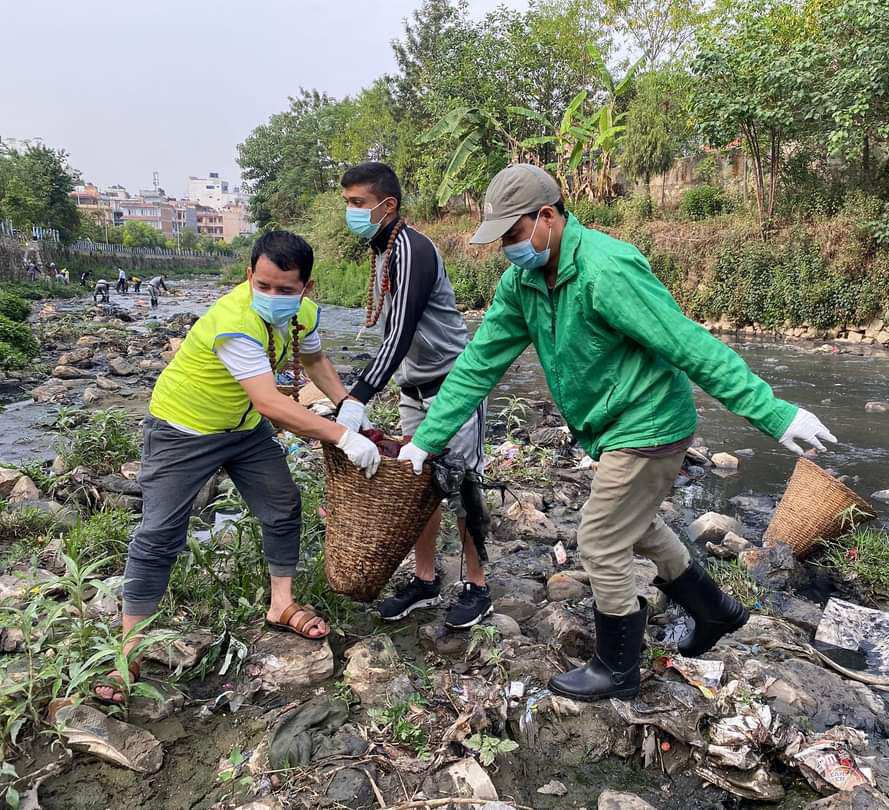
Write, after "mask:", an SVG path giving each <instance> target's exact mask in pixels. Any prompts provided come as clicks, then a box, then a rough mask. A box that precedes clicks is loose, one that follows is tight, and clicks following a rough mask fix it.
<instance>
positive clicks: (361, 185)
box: [337, 162, 493, 628]
mask: <svg viewBox="0 0 889 810" xmlns="http://www.w3.org/2000/svg"><path fill="white" fill-rule="evenodd" d="M341 185H342V187H343V197H344V199H345V201H346V205H347V208H346V224H347V225H348V227H349V229H350V230H351V231H352V232H353V233H355V234H357V235H358V236H361V237H362V238H365V239H368V240H369V241H370V247H371V249H372V252H373V262H374V268H373V272H374V279H373V284H372V291H373V294H372V297H371V300H370V301H369V302H368V313H369V317H370V319H371V320H372V321H373V320H376V318H379V320H380V322H382V324H383V342H382V344H381V345H380V349H379V351H378V352H377V355H376V357H374V358H373V360H371V361H370V362H369V363H368V364H367V366H366V367H365V368H364V370H363V371H362V372H361V375H360V377H359V379H358V382H356V383H355V385H354V387H353V388H352V391H351V393H350V396H349V398H348V399H346V400H345V401H344V402H343V403H342V404H341V405H340V408H339V414H338V416H337V421H338V422H340V424H342V425H345V426H346V427H351V428H352V429H353V430H357V429H359V428H360V427H361V425H362V423H363V422H365V419H366V418H365V408H366V406H367V403H368V402H369V401H370V400H371V398H372V397H373V396H374V395H375V394H377V393H378V392H379V391H381V390H382V389H383V388H385V386H386V384H387V383H388V382H389V380H390V379H391V378H394V380H395V382H396V383H397V385H398V386H399V388H400V389H401V398H400V401H399V411H400V415H401V428H402V432H403V433H404V435H406V436H412V435H413V434H414V433H415V432H416V429H417V428H418V427H419V425H420V423H421V422H422V421H423V419H424V418H425V416H426V413H427V411H428V410H429V407H430V405H431V404H432V402H433V401H434V400H435V396H436V394H437V393H438V389H439V387H440V386H441V384H442V382H443V381H444V378H445V377H446V376H447V374H448V372H449V371H450V370H451V367H452V366H453V365H454V362H455V361H456V359H457V357H458V356H459V355H460V353H461V352H462V351H463V349H464V348H465V347H466V344H467V343H468V342H469V333H468V331H467V329H466V324H465V323H464V321H463V316H462V315H461V314H460V312H459V311H458V310H457V305H456V301H455V298H454V290H453V288H452V287H451V282H450V281H449V280H448V276H447V273H446V272H445V267H444V262H443V261H442V258H441V254H440V253H439V252H438V249H437V248H436V247H435V245H434V244H433V243H432V241H431V240H430V239H429V237H427V236H425V235H424V234H422V233H420V232H419V231H417V230H415V229H414V228H411V227H410V226H409V225H407V224H406V223H405V222H404V220H402V218H401V213H400V209H401V186H400V184H399V182H398V177H397V176H396V175H395V172H394V171H393V170H392V169H391V168H390V167H389V166H387V165H385V164H383V163H376V162H368V163H361V164H359V165H357V166H354V167H352V168H351V169H349V170H348V171H347V172H346V173H345V174H344V175H343V178H342V181H341ZM369 286H370V285H369ZM485 411H486V405H485V403H484V402H483V403H482V404H481V405H480V406H479V407H478V408H477V409H476V411H475V412H474V413H473V415H472V417H471V418H470V419H469V421H468V422H467V423H466V424H465V425H464V426H463V427H462V428H461V430H460V431H459V432H458V433H457V435H456V436H454V438H453V439H452V441H451V442H450V443H449V444H448V448H449V450H450V453H451V454H452V455H455V456H458V457H460V458H461V459H462V460H463V463H464V464H465V466H466V469H467V470H468V471H471V472H473V473H478V474H480V473H481V472H482V471H483V470H484V449H483V443H484V430H485ZM475 500H476V502H477V501H478V498H476V499H475ZM449 505H450V506H451V507H452V508H453V509H454V511H455V512H456V514H457V521H458V526H459V530H460V536H461V537H462V538H463V549H464V555H465V559H466V564H467V572H466V581H465V582H464V584H463V589H462V592H461V593H460V597H459V599H458V600H457V602H456V603H454V604H453V605H451V606H450V608H449V609H448V611H447V616H446V618H445V623H446V624H447V625H448V626H449V627H452V628H465V627H471V626H472V625H474V624H477V623H478V622H479V621H481V620H482V619H483V618H484V617H485V616H487V615H488V614H490V613H492V612H493V607H492V605H491V597H490V593H489V591H488V587H487V585H486V584H485V575H484V570H483V569H482V565H481V560H480V559H479V555H478V552H477V550H476V546H475V543H474V542H473V540H472V538H471V537H470V536H469V532H467V529H466V508H465V506H464V504H463V503H462V500H461V499H460V498H452V499H450V501H449ZM440 525H441V509H437V510H436V511H435V513H434V514H433V515H432V517H431V518H430V520H429V523H428V524H427V525H426V528H425V529H424V530H423V533H422V534H421V536H420V539H419V540H418V541H417V545H416V547H415V558H416V568H415V575H414V578H413V580H411V582H410V583H408V584H407V585H406V586H405V587H403V588H401V589H399V590H398V591H397V592H396V593H395V594H394V595H393V596H391V597H389V598H387V599H384V600H383V601H382V603H381V604H380V606H379V611H380V616H381V617H382V618H383V619H386V620H388V621H397V620H399V619H402V618H404V617H405V616H407V615H408V614H409V613H411V612H412V611H414V610H417V609H419V608H425V607H431V606H433V605H437V604H439V603H440V602H441V580H440V578H439V577H438V576H437V575H436V573H435V549H436V542H437V538H438V532H439V528H440Z"/></svg>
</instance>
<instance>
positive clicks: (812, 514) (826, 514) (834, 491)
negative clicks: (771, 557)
mask: <svg viewBox="0 0 889 810" xmlns="http://www.w3.org/2000/svg"><path fill="white" fill-rule="evenodd" d="M850 507H855V508H856V509H857V510H858V511H857V512H856V513H855V521H856V522H863V521H866V520H872V519H873V518H874V517H876V514H875V513H874V510H873V507H872V506H871V505H870V504H869V503H868V502H867V501H865V500H864V499H863V498H860V497H859V496H858V495H856V494H855V493H854V492H853V491H852V490H851V489H849V487H847V486H846V485H845V484H843V483H842V482H840V481H837V479H836V478H834V477H833V476H832V475H830V474H828V473H826V472H825V471H824V470H822V469H821V468H820V467H819V466H818V465H817V464H815V463H813V462H811V461H809V460H808V459H805V458H801V459H799V461H797V462H796V468H795V469H794V471H793V475H792V476H790V482H789V483H788V484H787V491H786V492H785V493H784V497H783V498H781V502H780V503H779V504H778V508H777V509H776V510H775V514H774V516H773V517H772V522H771V523H769V527H768V528H767V529H766V533H765V536H764V538H763V540H764V543H765V545H767V546H772V545H775V544H776V543H786V544H787V545H789V546H790V547H791V548H792V549H793V553H794V556H795V557H798V558H802V557H805V556H806V555H807V554H808V553H809V552H810V551H811V550H812V549H813V548H814V547H815V546H816V545H818V543H819V542H820V541H822V540H831V539H833V538H834V537H838V536H839V535H840V534H842V533H843V531H844V529H845V528H846V527H844V525H843V516H844V513H846V512H847V510H848V509H849V508H850Z"/></svg>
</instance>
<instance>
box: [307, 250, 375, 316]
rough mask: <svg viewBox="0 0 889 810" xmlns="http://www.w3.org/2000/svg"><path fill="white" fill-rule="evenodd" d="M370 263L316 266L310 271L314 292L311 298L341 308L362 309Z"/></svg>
mask: <svg viewBox="0 0 889 810" xmlns="http://www.w3.org/2000/svg"><path fill="white" fill-rule="evenodd" d="M369 274H370V262H369V261H364V262H361V263H358V262H341V263H339V264H334V263H326V262H325V263H321V264H316V265H315V267H314V269H313V270H312V278H313V279H314V281H315V290H314V293H313V294H312V297H313V298H315V299H316V300H318V301H321V302H323V303H326V304H335V305H337V306H341V307H363V306H364V305H365V303H366V301H367V283H368V276H369Z"/></svg>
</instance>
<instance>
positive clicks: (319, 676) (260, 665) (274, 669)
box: [250, 630, 334, 691]
mask: <svg viewBox="0 0 889 810" xmlns="http://www.w3.org/2000/svg"><path fill="white" fill-rule="evenodd" d="M250 661H251V663H252V664H253V671H254V672H255V673H256V674H255V676H254V677H259V678H261V680H262V685H263V687H264V688H265V689H267V690H269V691H275V690H287V689H297V688H301V687H305V686H313V685H315V684H316V683H322V682H323V681H326V680H327V679H328V678H330V676H331V675H333V670H334V666H333V650H331V649H330V644H329V643H328V641H327V639H323V640H321V641H315V640H312V639H306V638H301V637H300V636H297V635H296V634H295V633H288V632H286V631H285V632H278V631H275V630H270V631H268V632H266V633H263V634H262V635H261V636H260V637H259V639H258V640H257V642H256V644H255V646H254V652H253V654H252V655H251V657H250Z"/></svg>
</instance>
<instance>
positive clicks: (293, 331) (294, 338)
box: [265, 312, 305, 402]
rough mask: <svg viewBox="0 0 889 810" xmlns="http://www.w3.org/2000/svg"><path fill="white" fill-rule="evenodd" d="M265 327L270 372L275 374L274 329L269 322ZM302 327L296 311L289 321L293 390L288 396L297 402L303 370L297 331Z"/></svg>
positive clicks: (300, 330)
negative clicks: (267, 337)
mask: <svg viewBox="0 0 889 810" xmlns="http://www.w3.org/2000/svg"><path fill="white" fill-rule="evenodd" d="M265 328H266V331H267V332H268V336H269V363H270V364H271V366H272V374H277V369H276V366H277V363H278V354H277V352H276V351H275V330H274V329H272V325H271V324H269V323H267V324H266V325H265ZM303 329H305V327H304V326H303V325H302V324H301V323H300V322H299V312H297V313H296V315H294V316H293V318H292V319H291V321H290V341H291V344H292V349H293V363H292V365H291V369H292V371H293V390H292V391H291V392H290V396H291V397H293V399H294V400H296V401H297V402H299V378H300V377H301V376H302V371H303V369H302V363H300V360H299V333H300V332H302V330H303Z"/></svg>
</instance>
